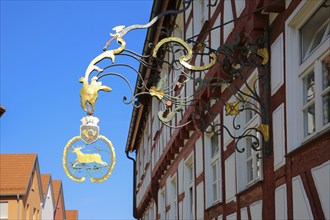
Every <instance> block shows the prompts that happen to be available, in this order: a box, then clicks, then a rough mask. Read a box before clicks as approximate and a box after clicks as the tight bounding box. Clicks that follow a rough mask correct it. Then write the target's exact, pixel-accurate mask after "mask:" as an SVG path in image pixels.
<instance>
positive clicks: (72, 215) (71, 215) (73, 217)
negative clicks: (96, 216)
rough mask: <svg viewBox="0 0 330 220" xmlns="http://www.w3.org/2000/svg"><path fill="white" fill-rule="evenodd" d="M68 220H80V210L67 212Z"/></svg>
mask: <svg viewBox="0 0 330 220" xmlns="http://www.w3.org/2000/svg"><path fill="white" fill-rule="evenodd" d="M65 214H66V219H67V220H77V219H78V210H66V211H65Z"/></svg>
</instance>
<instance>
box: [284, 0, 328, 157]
mask: <svg viewBox="0 0 330 220" xmlns="http://www.w3.org/2000/svg"><path fill="white" fill-rule="evenodd" d="M327 5H330V0H326V1H325V0H323V1H302V2H301V3H300V4H299V5H298V6H297V8H296V10H295V11H293V12H292V14H291V16H290V17H289V18H288V20H287V21H286V27H285V28H286V29H285V33H286V38H285V41H286V42H285V45H286V46H285V53H286V55H285V63H286V65H285V68H286V73H287V74H286V82H285V84H286V114H287V115H286V118H287V125H286V126H287V129H286V130H287V135H286V137H287V143H288V151H289V152H290V151H293V150H294V149H296V148H298V147H300V146H302V144H303V143H306V142H307V141H311V140H312V138H314V137H315V136H316V135H317V134H319V133H321V132H325V131H326V130H328V129H329V128H330V122H329V121H330V120H329V104H330V101H329V99H330V98H329V96H330V87H329V63H330V58H329V56H330V55H329V54H330V48H329V45H330V18H329V14H328V11H329V8H327Z"/></svg>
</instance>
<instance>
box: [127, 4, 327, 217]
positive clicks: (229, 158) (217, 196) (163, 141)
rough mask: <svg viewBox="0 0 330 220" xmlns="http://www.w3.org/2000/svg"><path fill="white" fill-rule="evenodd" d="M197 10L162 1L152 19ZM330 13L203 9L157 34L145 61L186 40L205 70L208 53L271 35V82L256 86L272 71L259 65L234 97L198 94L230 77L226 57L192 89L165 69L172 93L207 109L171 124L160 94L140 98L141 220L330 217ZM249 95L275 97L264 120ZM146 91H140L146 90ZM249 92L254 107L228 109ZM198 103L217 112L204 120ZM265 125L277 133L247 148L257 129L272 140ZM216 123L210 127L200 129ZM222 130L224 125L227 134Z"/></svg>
mask: <svg viewBox="0 0 330 220" xmlns="http://www.w3.org/2000/svg"><path fill="white" fill-rule="evenodd" d="M186 6H187V3H185V2H183V1H169V0H163V1H158V0H156V1H154V4H153V8H152V12H151V16H150V18H151V19H152V18H154V17H155V16H157V15H158V14H161V13H162V12H164V11H167V10H179V9H183V8H185V7H186ZM329 7H330V1H329V0H319V1H302V0H255V1H248V0H246V1H244V0H205V1H203V0H195V1H192V2H191V3H190V6H189V7H188V8H187V9H186V10H184V12H182V13H178V14H169V15H166V16H164V17H162V18H161V19H159V21H158V22H157V23H156V25H155V26H152V27H151V28H149V29H148V32H147V36H146V41H145V46H144V53H145V54H151V53H152V47H150V43H152V45H156V44H157V43H158V42H159V41H161V40H162V39H163V38H166V37H178V38H181V39H183V40H184V41H185V42H186V43H188V44H189V45H190V47H191V48H192V50H193V51H194V57H193V59H192V60H191V61H190V63H191V64H192V65H194V66H203V65H205V64H207V63H209V62H210V58H209V57H208V56H202V54H203V52H205V51H211V52H212V51H213V52H219V50H218V48H221V46H223V45H232V44H233V43H235V40H236V39H237V36H239V37H240V39H244V38H249V39H250V40H251V41H254V40H256V39H257V38H258V37H259V36H262V37H263V39H264V40H266V46H265V48H266V49H267V52H268V57H267V59H268V60H267V61H266V62H265V63H264V64H265V65H267V68H268V69H267V70H268V71H267V72H266V74H267V78H268V79H267V80H265V81H262V83H259V81H258V83H256V81H257V80H258V78H259V74H260V69H258V68H251V67H249V68H248V69H247V70H244V71H243V74H244V75H245V77H244V80H245V81H244V82H239V80H240V79H238V78H235V77H234V78H232V79H230V80H229V82H230V83H236V85H238V88H236V90H234V91H233V90H232V89H231V86H230V85H228V84H225V85H222V84H221V85H220V86H219V87H218V88H217V89H208V87H206V88H204V89H201V90H197V87H198V85H199V84H198V80H199V79H200V78H203V79H206V78H208V77H209V78H210V77H211V78H210V79H212V77H213V76H220V77H222V78H224V77H223V74H224V69H223V68H222V67H221V65H222V64H223V62H222V60H223V59H224V55H223V54H221V53H217V63H216V64H215V65H213V66H212V67H211V68H209V69H207V70H203V71H202V73H200V72H198V73H197V72H195V73H194V74H195V75H194V74H191V75H190V76H191V80H190V81H189V82H187V83H186V84H184V83H183V81H180V80H178V81H176V80H177V79H176V78H175V77H174V76H175V71H177V70H176V69H173V68H169V67H168V66H166V65H163V66H160V68H159V69H158V70H157V74H158V75H160V77H161V78H164V77H165V78H166V80H164V81H163V83H164V84H166V85H170V84H172V83H173V82H174V83H177V84H176V85H177V87H181V86H182V87H181V88H178V89H177V90H175V91H174V92H177V93H178V92H179V93H180V94H184V95H185V96H186V97H187V96H193V97H194V100H197V101H195V102H193V104H192V105H187V106H184V107H182V108H180V112H179V113H178V114H175V115H173V118H171V121H170V122H168V121H166V120H160V117H169V116H168V115H163V114H161V115H159V112H160V111H161V110H162V109H161V107H160V106H161V105H160V104H161V100H160V97H159V96H158V97H156V96H143V97H140V99H139V100H138V101H139V102H140V104H141V106H140V107H139V108H135V109H134V110H133V113H132V119H131V125H130V130H129V135H128V140H127V147H126V151H127V153H128V152H135V156H136V157H135V158H134V159H135V164H134V168H135V170H134V181H135V182H134V200H135V201H134V207H133V209H134V210H133V211H134V217H136V218H143V219H330V191H329V189H330V184H329V182H330V162H329V161H330V110H329V109H330V108H329V105H330V10H329ZM164 30H166V31H164ZM265 35H267V37H265ZM242 46H246V45H242ZM161 56H162V59H163V60H165V61H166V62H167V63H173V61H174V60H175V59H177V60H179V59H180V58H179V57H176V56H171V54H169V53H167V52H166V51H165V52H163V53H162V54H161ZM234 56H239V55H237V54H236V55H235V54H234ZM265 59H266V58H264V60H265ZM149 62H152V60H149ZM235 68H236V67H235ZM237 68H239V67H237ZM140 72H141V73H142V74H143V76H144V77H145V78H146V79H147V78H152V77H151V76H152V75H153V74H156V73H155V70H150V69H147V68H145V67H144V65H141V66H140ZM198 74H199V75H198ZM200 74H203V76H201V75H200ZM209 82H213V81H212V80H210V81H209ZM183 84H184V85H183ZM249 86H250V87H253V88H254V91H255V92H256V95H255V96H258V97H259V96H260V97H266V99H265V100H267V102H263V103H264V104H265V106H264V107H265V108H264V109H263V111H262V115H259V114H256V112H255V111H253V108H258V106H259V104H258V103H256V104H254V103H253V100H252V101H251V102H249V101H246V100H249V98H250V97H251V94H250V92H251V91H249V90H248V89H247V88H249ZM157 88H159V89H160V88H164V87H157ZM141 89H142V88H141V87H138V86H137V87H136V89H135V92H143V91H141ZM237 90H240V91H242V93H241V94H244V95H242V96H240V97H241V98H242V100H245V102H246V105H247V104H249V105H250V106H245V108H246V109H248V110H247V111H245V112H241V113H239V114H238V115H237V116H234V115H233V114H228V111H227V110H226V105H227V104H228V103H235V101H236V98H237V96H236V95H235V94H236V91H237ZM214 97H216V98H214ZM212 98H214V99H213V101H210V100H211V99H212ZM203 103H207V105H208V106H205V108H204V107H203ZM167 105H168V106H171V103H167ZM194 105H196V106H199V107H200V108H199V109H203V108H204V110H205V109H207V111H210V112H212V114H207V112H203V114H201V113H200V112H198V113H196V109H197V108H196V106H194ZM247 107H248V108H247ZM249 109H250V111H249ZM172 111H175V109H172ZM170 113H171V112H170ZM170 113H167V114H170ZM265 115H267V116H266V117H267V120H266V121H267V124H266V126H268V127H267V128H268V129H266V130H267V131H268V132H264V131H265V130H263V132H264V133H262V137H261V135H257V134H253V133H249V134H248V135H247V136H245V138H243V139H242V140H241V139H237V137H240V136H242V135H243V134H246V133H245V131H246V130H249V129H250V128H256V130H255V131H261V129H260V128H261V127H262V126H263V125H264V122H263V121H262V117H265ZM206 116H207V118H206V119H204V120H203V122H204V126H203V128H204V129H201V126H200V123H199V122H198V119H199V117H206ZM234 118H236V119H234ZM190 119H193V120H191V121H192V122H191V123H187V122H188V121H189V120H190ZM233 120H236V122H238V123H239V127H237V126H235V123H234V125H233ZM164 121H165V122H167V124H166V123H162V122H164ZM212 124H216V125H219V127H218V128H217V129H218V130H217V129H215V127H212V126H211V127H210V126H209V125H212ZM222 125H223V126H222ZM261 125H262V126H261ZM174 127H175V128H174ZM250 130H251V129H250ZM218 131H221V132H218ZM265 136H268V138H267V139H268V140H267V143H266V144H265V142H264V140H263V141H260V143H261V144H260V148H258V149H254V148H253V147H251V146H253V145H254V143H255V142H256V140H254V138H257V139H258V140H259V139H262V138H263V139H265ZM238 142H239V143H238ZM263 144H264V145H263ZM266 147H267V148H266Z"/></svg>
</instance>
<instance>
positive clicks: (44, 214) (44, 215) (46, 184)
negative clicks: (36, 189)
mask: <svg viewBox="0 0 330 220" xmlns="http://www.w3.org/2000/svg"><path fill="white" fill-rule="evenodd" d="M41 183H42V191H43V196H44V198H43V201H42V204H41V219H47V220H50V219H54V212H55V201H54V194H53V185H52V177H51V175H50V174H41Z"/></svg>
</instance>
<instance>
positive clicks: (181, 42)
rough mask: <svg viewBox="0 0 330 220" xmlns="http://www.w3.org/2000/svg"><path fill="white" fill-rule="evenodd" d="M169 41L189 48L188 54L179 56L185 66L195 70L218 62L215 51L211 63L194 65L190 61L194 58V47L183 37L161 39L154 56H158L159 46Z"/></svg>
mask: <svg viewBox="0 0 330 220" xmlns="http://www.w3.org/2000/svg"><path fill="white" fill-rule="evenodd" d="M169 42H176V43H179V44H181V45H182V46H183V47H184V48H185V49H186V50H187V55H185V56H181V57H180V58H179V62H180V63H181V65H182V66H184V67H185V68H187V69H189V70H195V71H202V70H207V69H210V68H211V67H212V66H213V65H214V64H215V63H216V60H217V55H216V54H215V53H211V54H210V57H211V62H210V63H208V64H206V65H203V66H194V65H191V64H189V63H188V62H189V61H190V60H191V58H192V49H191V48H190V47H189V45H188V44H187V43H186V42H185V41H183V40H182V39H181V38H178V37H167V38H164V39H162V40H161V41H159V42H158V43H157V44H156V46H155V48H154V50H153V53H152V56H153V57H157V52H158V50H159V48H160V47H161V46H163V44H165V43H169ZM199 49H201V48H199Z"/></svg>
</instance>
